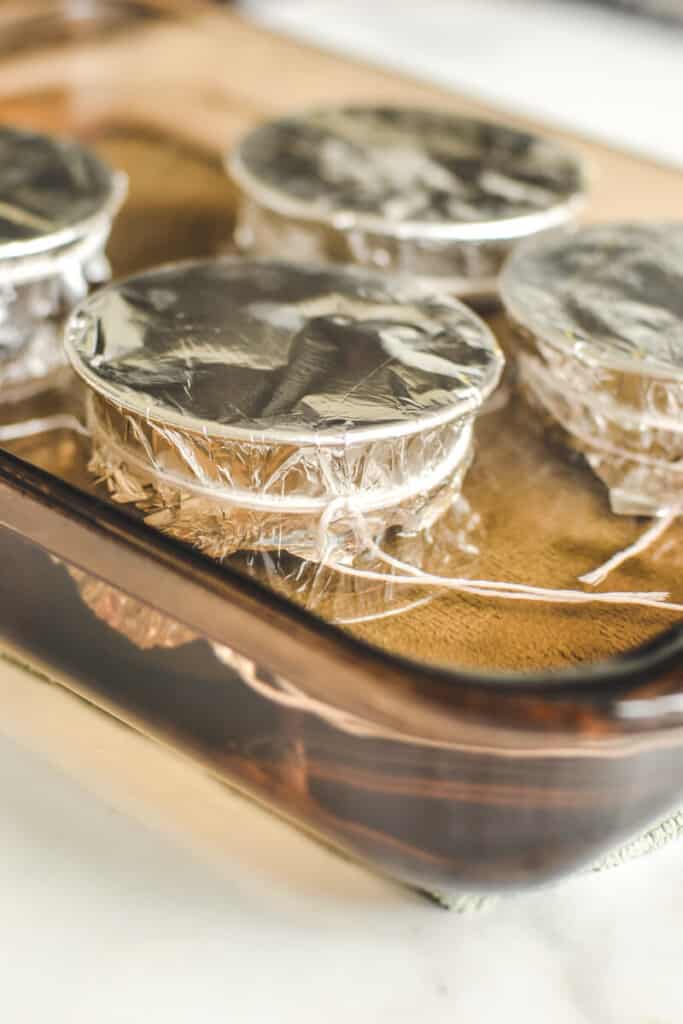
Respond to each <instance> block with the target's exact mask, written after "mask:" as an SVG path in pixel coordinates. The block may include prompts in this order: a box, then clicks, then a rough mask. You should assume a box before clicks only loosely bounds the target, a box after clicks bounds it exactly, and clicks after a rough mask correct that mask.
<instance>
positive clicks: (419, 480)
mask: <svg viewBox="0 0 683 1024" xmlns="http://www.w3.org/2000/svg"><path fill="white" fill-rule="evenodd" d="M90 412H91V414H92V406H91V409H90ZM130 423H131V425H132V426H133V428H134V430H135V432H136V436H137V437H138V439H139V440H140V442H141V443H142V444H143V446H144V448H145V451H146V452H147V454H148V455H149V456H150V462H146V461H145V460H144V459H142V458H140V457H138V456H136V455H134V454H131V453H130V452H129V451H127V450H125V449H124V448H123V447H122V446H119V445H117V444H116V442H114V441H112V440H111V438H110V437H109V436H108V435H107V436H105V437H104V438H102V434H103V430H102V427H101V425H100V424H99V423H98V422H97V420H96V418H95V417H94V416H92V415H91V418H90V424H89V426H90V429H88V427H86V426H84V425H83V424H82V423H81V422H80V421H79V420H78V419H77V418H76V417H75V416H69V415H57V416H50V417H44V418H42V419H33V420H27V421H23V422H22V423H15V424H10V425H9V426H4V427H0V441H7V440H16V439H18V438H20V437H27V436H30V435H35V434H40V433H44V432H47V431H51V430H58V429H67V430H73V431H74V432H76V433H78V434H81V435H84V436H90V437H91V438H92V439H93V440H94V441H95V442H97V441H98V440H100V442H102V441H104V443H105V444H106V445H107V446H108V447H109V449H110V450H112V451H114V452H115V453H116V454H117V455H118V456H119V457H120V458H122V459H124V460H125V461H126V462H127V463H129V464H131V465H133V466H135V467H136V468H137V469H138V470H139V471H141V472H143V473H144V474H145V475H147V476H153V477H155V478H156V479H158V480H159V481H160V482H162V483H166V484H170V485H171V486H172V487H174V488H177V489H178V490H179V491H181V492H182V491H186V492H188V491H189V492H190V493H193V494H197V495H201V496H202V497H209V498H211V499H212V500H214V501H218V502H225V503H227V504H230V505H235V506H238V507H242V508H249V509H254V510H258V511H263V512H270V513H274V514H278V513H290V514H292V513H294V514H296V513H307V512H320V518H319V522H318V529H317V536H316V537H315V547H316V551H315V554H314V556H313V559H312V560H315V561H318V562H319V563H320V564H321V565H322V566H324V567H326V568H329V569H332V570H333V571H335V572H338V573H340V574H341V575H343V576H349V577H353V578H355V579H363V580H368V581H372V582H380V583H385V584H386V583H391V585H392V586H393V585H394V584H396V585H399V586H400V585H406V586H412V587H415V586H424V587H434V588H437V589H439V590H452V591H455V592H456V593H460V594H465V595H472V596H476V597H490V598H496V599H501V600H508V601H535V602H547V603H552V604H570V605H577V604H578V605H583V604H607V605H630V606H634V605H635V606H641V607H646V608H658V609H662V610H665V611H671V612H683V604H677V603H674V602H671V601H669V600H668V597H669V594H668V593H667V592H666V591H610V592H595V591H584V590H572V589H556V588H547V587H537V586H533V585H530V584H526V583H511V582H508V581H505V580H485V579H469V578H465V577H457V576H441V575H438V574H435V573H429V572H426V571H425V570H424V569H420V568H418V567H417V566H414V565H410V564H409V563H408V562H404V561H402V560H401V559H398V558H395V557H394V556H393V555H391V554H389V552H387V551H385V550H384V549H383V548H382V547H381V546H380V545H379V544H378V543H377V542H376V541H375V539H374V538H373V537H372V536H371V535H370V532H369V530H368V528H367V523H366V521H365V519H364V514H365V513H368V512H370V511H378V510H381V509H382V508H390V507H392V506H394V505H396V504H399V503H400V502H401V501H405V500H406V499H408V498H410V497H414V496H416V495H418V494H420V493H423V492H425V491H427V490H430V489H431V488H433V487H435V486H437V485H438V484H439V483H443V482H445V480H446V479H447V477H448V476H449V475H450V474H451V473H452V472H453V471H454V470H455V469H456V467H457V466H458V465H459V463H460V461H461V460H462V458H463V457H465V455H466V452H467V450H469V445H470V440H471V424H468V425H466V426H465V428H464V429H463V433H462V434H461V435H460V436H459V438H458V440H457V442H456V444H455V445H454V447H453V451H452V452H451V454H450V455H449V456H448V457H447V458H446V459H445V460H444V461H443V463H442V464H441V465H440V466H439V467H437V470H430V471H429V473H427V474H423V475H420V476H417V477H413V478H412V479H411V480H410V481H408V482H407V483H404V484H402V485H400V486H399V487H394V488H386V489H385V490H384V491H379V492H373V493H372V494H369V495H358V496H352V495H342V496H339V497H336V498H333V499H332V500H326V499H325V498H317V499H315V498H314V499H307V500H301V499H298V498H288V497H279V498H278V497H274V496H272V495H264V494H256V493H253V492H250V491H243V490H239V489H233V490H228V489H226V488H222V487H221V488H218V487H215V486H210V485H208V484H202V483H201V482H195V481H192V480H189V479H188V478H186V477H183V476H180V475H179V474H176V473H173V472H171V471H169V470H166V469H163V468H161V467H159V466H158V465H156V464H155V463H154V462H153V453H152V450H151V446H150V444H149V441H148V439H147V438H146V436H145V435H144V432H143V431H142V430H141V429H140V428H139V427H137V428H136V425H135V421H134V419H132V418H131V419H130ZM98 435H99V436H98ZM181 436H182V435H181ZM606 450H607V449H606ZM609 450H610V451H612V452H613V453H614V454H620V455H621V454H623V456H624V457H627V458H631V457H632V456H631V453H629V452H623V453H622V452H620V451H619V450H618V449H612V448H610V449H609ZM178 452H179V454H180V455H181V457H183V458H185V461H186V462H187V463H188V465H189V468H190V469H191V470H192V471H193V472H197V469H198V467H197V466H196V464H193V463H192V462H191V461H190V456H188V455H187V454H186V453H185V452H184V451H183V446H182V444H181V445H179V446H178ZM649 461H651V462H655V461H658V460H649ZM662 465H666V464H665V463H662ZM678 514H679V511H678V510H665V511H663V513H662V516H661V517H658V518H657V520H656V522H655V523H654V524H653V525H652V526H650V527H648V529H647V530H646V531H645V533H644V534H643V535H642V536H641V537H640V538H639V539H638V540H637V541H636V542H635V543H633V544H631V545H629V547H627V548H624V549H623V550H622V551H620V552H619V553H617V554H616V555H614V556H612V557H611V558H610V559H609V560H608V561H607V562H605V563H604V565H602V566H600V567H598V568H597V569H595V570H593V571H592V572H590V573H587V574H585V575H584V576H582V577H580V582H583V583H587V584H590V585H596V584H597V583H600V582H602V580H604V579H605V578H606V576H607V575H608V574H609V573H610V572H611V571H612V570H613V569H615V568H616V567H617V566H618V565H621V564H622V563H623V562H625V561H626V560H627V559H628V558H632V557H633V556H634V555H636V554H639V553H640V552H642V551H645V550H646V549H647V548H648V547H650V546H651V545H652V544H653V543H654V542H655V540H656V539H657V538H658V537H660V536H661V535H662V534H663V533H664V531H665V530H666V529H667V528H668V527H669V526H670V525H671V523H672V522H673V521H674V519H675V518H676V516H677V515H678ZM342 517H347V518H349V519H351V520H352V521H353V523H354V525H355V526H356V528H357V532H358V537H359V538H360V540H361V542H362V544H363V545H364V549H365V550H366V551H368V552H369V553H370V554H372V555H373V557H375V558H376V559H377V560H378V561H379V562H381V563H382V564H383V565H385V566H386V567H387V568H388V569H391V570H393V572H392V573H391V575H389V574H387V573H383V572H377V571H373V570H369V569H359V568H357V567H355V566H353V565H348V564H346V563H344V562H342V561H340V560H339V559H338V558H336V557H335V545H334V541H333V534H332V530H331V527H332V524H333V523H334V521H335V520H336V519H339V518H342Z"/></svg>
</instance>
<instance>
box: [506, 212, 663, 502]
mask: <svg viewBox="0 0 683 1024" xmlns="http://www.w3.org/2000/svg"><path fill="white" fill-rule="evenodd" d="M501 291H502V296H503V301H504V303H505V306H506V309H507V313H508V315H509V317H510V319H511V320H512V322H513V323H514V324H515V325H516V327H517V329H518V335H519V338H520V347H519V351H518V364H519V371H520V379H521V383H522V386H523V388H524V390H525V391H526V393H527V395H528V396H529V397H530V398H531V400H532V401H533V403H534V404H535V405H536V406H537V407H539V408H540V409H542V410H543V411H544V412H545V413H546V414H547V415H548V416H549V417H550V418H551V419H552V420H554V421H555V422H557V423H559V424H560V425H561V426H562V428H563V429H564V432H565V436H566V437H567V438H568V440H569V441H570V442H571V444H572V445H573V446H575V447H577V448H579V449H580V450H581V451H583V452H584V454H585V456H586V459H587V460H588V462H589V464H590V466H591V467H592V468H593V470H594V471H595V472H596V473H597V474H598V476H599V477H600V478H601V479H602V480H603V481H604V483H605V484H606V486H607V487H608V489H609V494H610V500H611V504H612V508H613V510H614V511H615V512H618V513H622V514H643V515H657V514H661V513H663V512H668V511H672V510H677V509H680V508H681V506H682V505H683V223H680V224H679V223H669V224H667V223H662V224H646V223H633V224H628V223H626V224H621V223H620V224H605V225H594V226H590V227H584V228H582V229H580V230H576V231H569V232H557V233H554V234H552V235H550V236H548V237H546V238H542V239H536V240H534V241H531V242H527V243H525V244H524V245H523V246H520V248H519V249H518V250H517V251H516V252H515V254H514V255H513V257H512V258H511V260H510V262H509V264H508V265H507V267H506V269H505V272H504V273H503V276H502V283H501Z"/></svg>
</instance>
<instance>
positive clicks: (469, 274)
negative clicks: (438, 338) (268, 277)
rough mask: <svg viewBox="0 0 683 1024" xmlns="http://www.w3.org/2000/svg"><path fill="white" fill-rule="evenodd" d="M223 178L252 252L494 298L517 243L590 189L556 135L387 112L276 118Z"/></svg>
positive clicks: (241, 241) (565, 212) (565, 216)
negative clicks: (237, 202) (235, 196)
mask: <svg viewBox="0 0 683 1024" xmlns="http://www.w3.org/2000/svg"><path fill="white" fill-rule="evenodd" d="M228 169H229V171H230V173H231V175H232V177H233V178H234V180H235V181H236V182H237V184H238V185H239V187H240V189H241V191H242V194H243V202H242V205H241V209H240V213H239V220H238V227H237V231H236V241H237V244H238V246H239V247H240V248H241V249H242V250H243V251H244V252H246V253H248V254H250V255H253V256H259V257H272V258H286V259H290V260H291V259H297V260H301V261H318V262H320V261H329V262H333V263H350V264H355V265H358V266H363V267H371V268H374V269H380V270H385V271H392V272H400V273H405V274H411V275H413V276H416V277H419V278H421V279H423V280H424V281H428V282H431V283H432V285H433V286H434V287H437V288H439V289H440V290H443V289H444V288H448V289H449V290H450V291H451V293H454V294H459V295H472V296H488V295H491V294H493V293H495V290H496V278H497V276H498V273H499V271H500V268H501V266H502V264H503V261H504V260H505V258H506V257H507V255H508V254H509V252H510V249H511V246H512V243H513V242H514V241H515V240H516V239H519V238H521V237H524V236H526V235H530V234H534V233H536V232H539V231H544V230H547V229H548V228H552V227H555V226H558V225H560V224H565V223H568V222H570V221H571V220H573V218H574V217H575V216H576V214H577V212H578V210H579V209H580V207H581V205H582V202H583V194H584V190H585V181H584V174H583V170H582V167H581V165H580V163H579V162H578V161H577V159H576V157H575V156H574V155H572V154H571V153H569V152H568V151H566V150H565V149H563V148H562V147H561V146H559V145H558V144H556V143H554V142H551V141H549V140H547V139H541V138H538V137H536V136H532V135H529V134H527V133H524V132H520V131H516V130H515V129H512V128H509V127H506V126H504V125H498V124H492V123H487V122H481V121H476V120H472V119H469V118H463V117H457V116H454V115H450V114H447V113H444V112H434V111H428V110H418V109H401V108H386V107H337V108H329V109H325V110H316V111H311V112H309V113H308V114H305V115H301V116H299V117H287V118H283V119H281V120H278V121H273V122H269V123H267V124H264V125H262V126H261V127H259V128H257V129H256V130H255V131H253V132H252V133H251V134H249V135H247V137H246V138H245V139H244V140H243V141H242V143H241V144H240V145H239V146H237V147H236V149H235V150H234V151H233V152H232V153H231V154H230V155H229V158H228Z"/></svg>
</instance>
